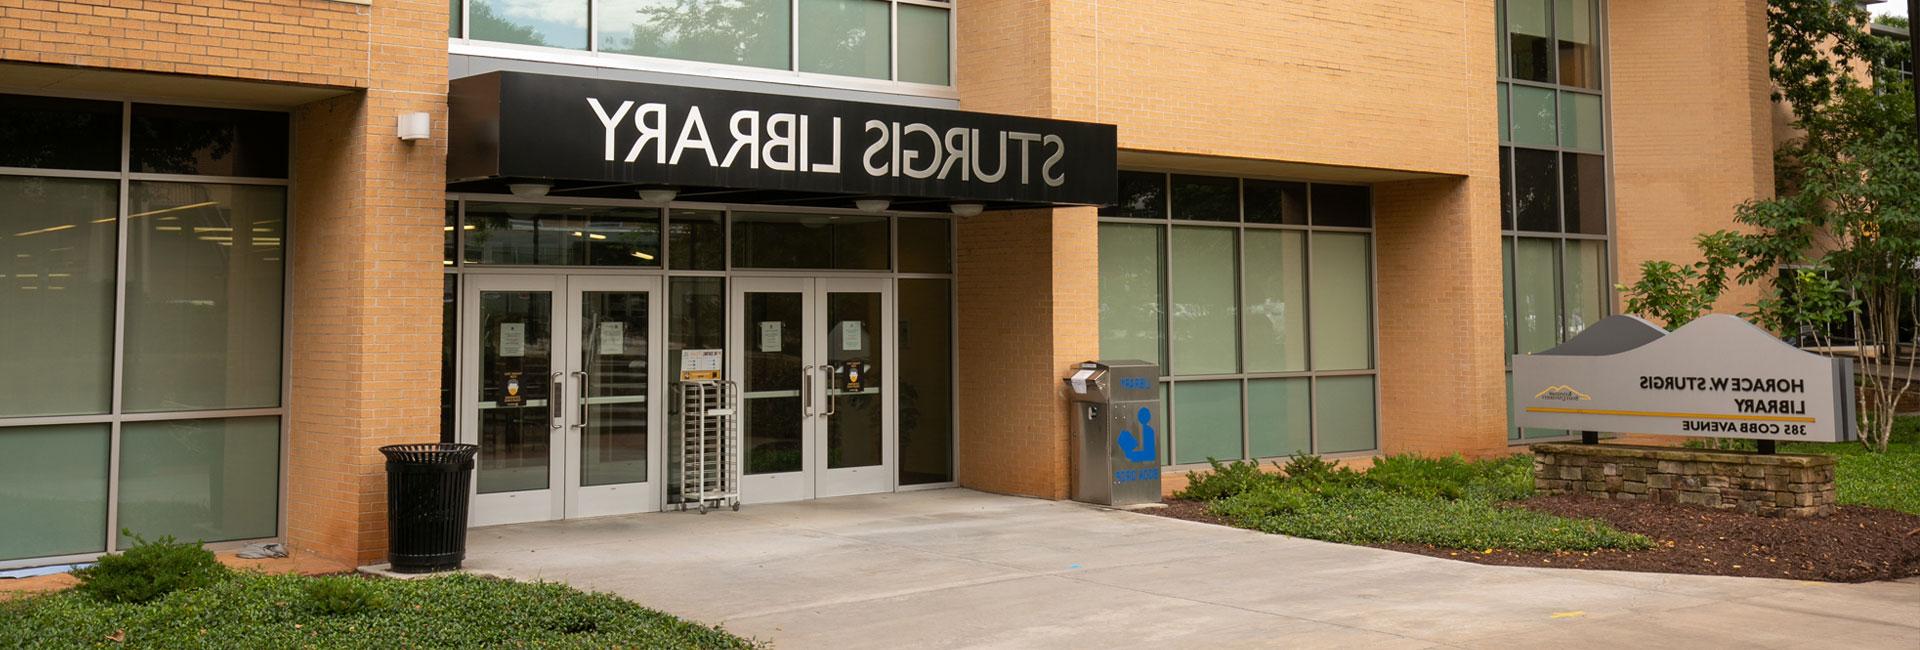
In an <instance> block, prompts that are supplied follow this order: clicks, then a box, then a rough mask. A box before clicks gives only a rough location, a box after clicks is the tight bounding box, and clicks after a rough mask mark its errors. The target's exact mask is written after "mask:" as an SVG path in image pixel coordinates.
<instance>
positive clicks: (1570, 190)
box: [1561, 153, 1607, 235]
mask: <svg viewBox="0 0 1920 650" xmlns="http://www.w3.org/2000/svg"><path fill="white" fill-rule="evenodd" d="M1561 160H1562V167H1563V170H1562V171H1563V172H1564V173H1565V176H1566V177H1565V178H1564V179H1563V180H1562V182H1561V187H1562V189H1564V190H1565V191H1566V197H1567V198H1566V207H1567V232H1573V233H1581V234H1585V235H1604V234H1607V159H1606V158H1602V157H1600V156H1593V155H1587V154H1577V153H1569V154H1563V155H1562V157H1561Z"/></svg>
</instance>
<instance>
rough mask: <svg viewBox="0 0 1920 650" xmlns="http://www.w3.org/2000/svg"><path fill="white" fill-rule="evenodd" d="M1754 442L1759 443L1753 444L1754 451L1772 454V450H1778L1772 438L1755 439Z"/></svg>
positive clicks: (1767, 454)
mask: <svg viewBox="0 0 1920 650" xmlns="http://www.w3.org/2000/svg"><path fill="white" fill-rule="evenodd" d="M1754 442H1756V443H1759V444H1758V445H1755V451H1758V452H1759V453H1760V454H1762V455H1766V456H1772V455H1773V454H1774V452H1777V451H1779V448H1778V446H1777V445H1776V444H1775V441H1773V440H1755V441H1754Z"/></svg>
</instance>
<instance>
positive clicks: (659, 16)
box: [594, 0, 792, 70]
mask: <svg viewBox="0 0 1920 650" xmlns="http://www.w3.org/2000/svg"><path fill="white" fill-rule="evenodd" d="M596 8H597V10H598V13H597V14H595V17H594V24H595V27H594V29H595V30H596V31H598V37H599V39H600V51H602V52H618V53H620V54H637V55H640V56H657V57H661V58H666V59H680V60H683V61H701V62H705V63H727V64H732V65H745V66H753V67H756V68H776V69H780V70H785V69H788V68H789V67H791V66H790V65H789V62H788V58H789V56H790V55H791V54H792V52H791V51H790V50H791V49H792V48H791V47H790V44H791V43H792V23H791V20H792V16H791V14H792V9H791V6H790V3H789V2H788V0H597V4H596Z"/></svg>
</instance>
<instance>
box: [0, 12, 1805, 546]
mask: <svg viewBox="0 0 1920 650" xmlns="http://www.w3.org/2000/svg"><path fill="white" fill-rule="evenodd" d="M689 7H697V8H699V9H700V10H698V11H691V10H689ZM1765 20H1766V16H1765V3H1762V2H1759V1H1758V0H1741V1H1738V2H1667V1H1664V0H1483V1H1481V2H1470V3H1433V2H1418V1H1414V0H1384V1H1381V2H1368V3H1349V2H1331V1H1324V0H1306V1H1301V2H1287V3H1265V4H1261V3H1233V2H1212V1H1209V2H1199V3H1152V2H1117V3H1113V2H1109V3H1090V2H1027V1H1013V0H965V1H963V2H948V1H945V0H726V1H715V2H704V3H693V4H686V3H666V2H658V1H655V0H454V1H453V2H451V3H449V2H441V1H432V2H429V1H425V0H366V1H344V2H343V1H337V0H251V1H240V0H227V1H224V2H222V1H218V0H206V1H192V0H187V1H180V2H160V1H153V0H146V1H142V0H92V1H65V0H0V329H4V330H5V331H7V332H9V333H10V334H11V336H9V337H6V338H4V339H0V494H4V495H5V498H4V499H0V568H7V567H14V566H30V565H38V564H50V563H58V562H72V561H83V560H86V559H88V558H91V557H93V556H96V555H98V554H100V553H103V552H109V551H112V550H114V549H115V548H119V547H122V546H123V545H124V543H125V540H123V539H121V538H120V536H119V535H118V534H117V533H116V532H114V531H118V530H120V529H123V528H127V529H131V530H132V531H133V532H135V533H138V534H141V535H147V536H153V535H161V534H172V535H176V536H178V537H181V538H188V539H200V540H204V541H207V542H209V543H213V544H219V545H237V544H240V543H245V542H254V541H261V540H279V541H284V542H286V543H287V544H288V545H289V546H290V547H291V548H292V549H293V551H294V552H295V553H302V554H310V555H313V556H317V557H321V558H325V559H331V560H336V561H340V562H348V563H367V562H371V561H375V560H377V559H378V558H379V557H381V556H382V555H383V553H384V545H385V538H386V537H385V536H386V519H385V512H384V509H385V499H386V495H385V478H384V473H383V472H384V470H383V464H382V457H381V455H380V454H379V453H378V451H377V450H378V448H379V447H380V446H382V445H386V444H393V443H398V442H426V441H438V440H448V441H460V442H472V443H476V444H479V445H480V446H481V451H480V458H479V469H478V470H477V472H476V481H475V484H476V493H475V495H474V501H473V508H474V523H475V524H476V525H490V524H497V523H508V522H517V521H533V520H545V519H559V518H573V517H588V516H599V515H607V514H622V513H633V512H646V511H654V510H661V509H663V508H666V507H668V506H669V505H671V504H673V503H675V501H676V499H677V498H678V494H677V491H676V489H674V487H673V486H672V484H673V482H674V480H675V478H676V476H677V473H678V470H679V468H678V466H677V463H675V462H673V461H671V460H670V459H671V458H672V457H673V456H674V455H675V454H676V453H677V452H679V451H680V450H679V449H677V448H676V447H675V446H674V445H673V444H672V442H673V440H674V439H676V437H677V434H678V433H679V429H678V427H677V421H678V418H679V416H680V414H679V413H678V412H677V411H676V410H675V409H674V408H673V407H672V406H671V403H672V402H673V401H675V399H676V398H675V395H676V393H675V391H674V387H673V383H674V379H675V378H676V376H677V373H678V372H679V371H681V370H683V369H691V368H693V367H694V366H693V365H689V364H693V363H695V362H696V361H700V360H706V359H708V358H709V357H707V356H704V355H703V354H691V355H690V354H687V351H690V350H720V351H721V352H719V353H718V356H717V357H713V358H716V359H718V361H719V363H720V368H721V370H722V371H723V372H724V374H725V375H726V376H728V377H729V378H731V379H734V380H737V381H739V382H740V383H741V388H742V391H743V395H742V397H743V399H742V409H741V410H742V418H741V426H742V434H743V442H742V446H741V448H742V451H741V453H740V454H739V457H738V458H737V460H738V461H739V462H740V463H742V465H743V467H744V470H745V474H746V476H745V477H744V479H743V482H742V488H743V492H744V494H743V496H744V497H745V499H746V500H747V501H748V502H749V503H753V502H756V501H761V502H764V501H772V500H786V499H803V498H818V497H825V496H833V495H839V494H857V493H868V492H885V491H895V490H909V489H923V488H937V487H952V486H963V487H970V488H976V489H981V490H988V491H994V492H1002V493H1009V494H1020V495H1031V496H1038V497H1043V498H1056V499H1057V498H1065V497H1066V496H1068V490H1069V477H1070V473H1071V470H1070V467H1069V459H1068V433H1067V428H1068V425H1069V423H1068V409H1067V406H1066V396H1065V394H1064V392H1063V388H1062V383H1061V381H1060V379H1061V378H1062V377H1063V376H1065V375H1066V374H1067V373H1068V371H1069V369H1070V368H1071V367H1072V365H1073V364H1074V363H1077V362H1080V361H1084V360H1088V359H1095V358H1103V357H1105V358H1129V357H1131V358H1140V359H1144V360H1147V361H1152V362H1155V363H1157V364H1159V365H1160V368H1161V375H1162V381H1161V386H1162V392H1163V395H1164V398H1165V402H1166V409H1165V410H1166V413H1167V415H1166V417H1165V422H1164V423H1162V426H1160V427H1158V429H1159V431H1160V434H1161V436H1162V437H1161V439H1160V440H1159V441H1158V443H1157V448H1158V449H1160V450H1161V455H1162V462H1163V464H1165V465H1166V466H1168V467H1169V468H1171V469H1170V470H1169V471H1168V475H1169V476H1173V475H1176V474H1178V473H1180V470H1181V468H1184V467H1187V466H1193V465H1196V464H1200V463H1204V461H1205V460H1206V459H1208V458H1220V459H1231V458H1261V459H1264V458H1275V457H1280V456H1285V455H1288V454H1292V453H1296V452H1309V453H1318V454H1322V455H1326V456H1329V457H1342V458H1365V457H1369V456H1372V455H1376V454H1381V453H1398V452H1408V451H1414V452H1423V453H1453V452H1460V453H1465V454H1469V455H1487V454H1496V453H1503V452H1505V451H1506V450H1508V449H1510V448H1511V447H1512V446H1513V445H1518V444H1525V443H1527V442H1530V441H1535V440H1554V439H1561V438H1563V437H1564V436H1565V435H1566V432H1557V431H1519V430H1514V429H1512V428H1511V427H1509V426H1508V424H1507V420H1506V402H1507V387H1506V381H1505V374H1506V370H1505V367H1506V359H1507V358H1508V356H1509V355H1510V354H1514V353H1525V352H1531V351H1536V350H1540V349H1544V348H1546V347H1551V346H1552V345H1554V344H1556V343H1558V342H1559V341H1562V340H1565V339H1566V338H1567V337H1569V336H1571V335H1573V334H1576V333H1578V332H1579V331H1580V330H1581V329H1582V328H1584V327H1585V326H1586V325H1587V324H1589V323H1592V322H1594V321H1595V320H1597V319H1598V318H1600V317H1602V316H1604V315H1607V314H1610V313H1613V312H1615V311H1617V310H1618V309H1619V306H1618V301H1617V299H1616V297H1615V296H1614V294H1613V291H1612V289H1611V287H1612V286H1613V285H1614V283H1616V282H1619V281H1624V280H1630V279H1631V278H1628V277H1625V276H1626V274H1628V273H1630V272H1631V269H1634V268H1635V267H1636V266H1637V265H1638V263H1639V262H1640V261H1642V260H1646V259H1655V258H1663V259H1685V258H1687V257H1688V256H1689V255H1690V254H1691V251H1692V247H1691V243H1690V239H1691V236H1692V235H1693V234H1694V233H1697V232H1701V231H1707V230H1712V229H1716V228H1719V227H1722V226H1725V225H1726V224H1728V223H1729V222H1730V215H1731V213H1732V208H1733V206H1734V205H1736V204H1738V203H1739V202H1741V201H1743V200H1746V199H1750V198H1753V197H1756V196H1762V195H1764V194H1765V193H1767V192H1769V191H1771V186H1772V169H1771V165H1772V157H1771V146H1772V143H1773V142H1774V133H1773V131H1774V129H1776V128H1778V127H1777V126H1776V123H1775V121H1774V113H1773V110H1774V109H1773V106H1772V104H1771V103H1770V102H1769V100H1768V96H1767V95H1768V82H1767V76H1766V60H1765V57H1766V51H1767V50H1766V31H1765ZM422 114H424V118H420V117H416V116H418V115H422ZM422 119H424V123H425V124H426V126H427V128H426V129H425V130H424V132H423V133H411V132H409V131H411V129H410V128H408V127H411V126H412V125H415V124H418V123H419V121H420V120H422ZM403 136H404V137H403ZM843 144H844V145H845V146H843ZM996 156H997V157H996ZM929 165H930V166H929ZM996 165H997V169H998V171H997V172H996V173H991V174H990V173H989V172H990V171H992V170H993V169H994V168H995V167H996ZM1742 298H1743V297H1739V296H1736V297H1734V298H1732V299H1730V300H1741V299H1742ZM1730 304H1732V303H1730ZM1169 487H1172V485H1171V483H1169Z"/></svg>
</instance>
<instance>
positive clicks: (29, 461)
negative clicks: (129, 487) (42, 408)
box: [0, 424, 109, 560]
mask: <svg viewBox="0 0 1920 650" xmlns="http://www.w3.org/2000/svg"><path fill="white" fill-rule="evenodd" d="M108 453H109V451H108V433H107V425H105V424H80V425H69V426H56V427H10V428H0V494H4V495H6V501H5V504H6V505H5V507H0V560H17V559H20V558H29V557H47V556H53V555H71V554H75V553H98V552H101V551H105V550H107V549H106V543H107V454H108Z"/></svg>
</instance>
